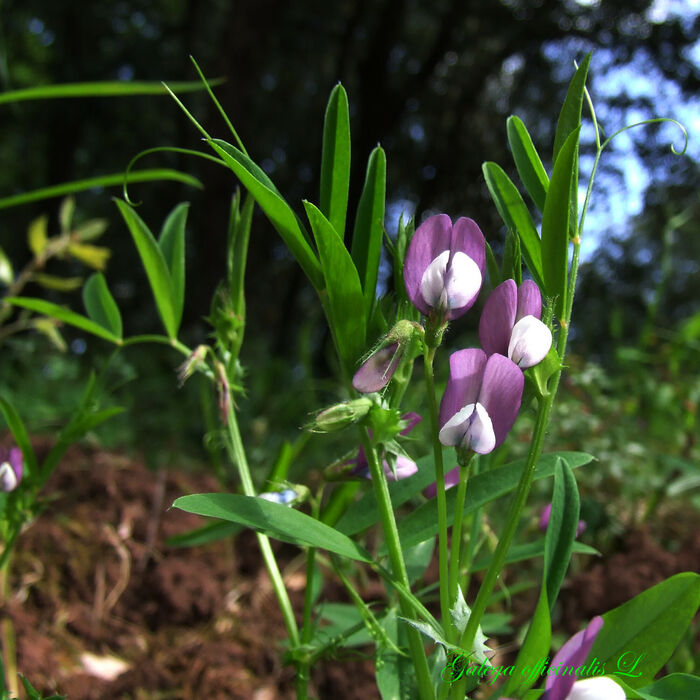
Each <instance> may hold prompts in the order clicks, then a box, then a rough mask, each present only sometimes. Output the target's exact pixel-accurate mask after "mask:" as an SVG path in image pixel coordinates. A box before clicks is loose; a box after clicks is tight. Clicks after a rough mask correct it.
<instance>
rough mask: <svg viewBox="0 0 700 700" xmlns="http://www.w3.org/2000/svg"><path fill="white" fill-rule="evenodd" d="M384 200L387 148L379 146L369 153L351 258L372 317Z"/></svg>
mask: <svg viewBox="0 0 700 700" xmlns="http://www.w3.org/2000/svg"><path fill="white" fill-rule="evenodd" d="M385 201H386V156H385V155H384V150H383V149H382V148H380V147H379V146H377V147H376V148H375V149H374V150H373V151H372V153H370V155H369V161H368V163H367V174H366V175H365V184H364V187H363V188H362V195H361V196H360V203H359V204H358V205H357V215H356V216H355V228H354V229H353V232H352V259H353V260H354V261H355V265H356V267H357V272H358V274H359V275H360V280H361V281H362V290H363V292H364V297H365V315H366V318H367V319H369V318H370V317H371V314H372V307H373V306H374V303H375V299H376V293H377V276H378V274H379V258H380V255H381V252H382V236H383V233H384V206H385Z"/></svg>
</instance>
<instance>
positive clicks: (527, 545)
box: [469, 537, 601, 571]
mask: <svg viewBox="0 0 700 700" xmlns="http://www.w3.org/2000/svg"><path fill="white" fill-rule="evenodd" d="M544 543H545V539H544V537H540V538H539V539H537V540H534V541H532V542H524V543H523V544H516V545H512V546H511V547H510V548H509V549H508V555H507V556H506V564H515V563H517V562H520V561H526V560H528V559H537V558H539V557H544ZM571 553H572V554H587V555H589V556H601V554H600V552H599V551H598V550H597V549H595V548H594V547H590V546H588V545H587V544H583V543H581V542H574V544H573V546H572V548H571ZM490 563H491V554H486V555H484V556H480V557H479V558H478V559H477V560H476V561H475V562H474V564H473V565H472V566H471V567H470V568H469V570H470V571H485V570H486V569H487V568H488V566H489V564H490Z"/></svg>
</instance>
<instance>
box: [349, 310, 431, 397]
mask: <svg viewBox="0 0 700 700" xmlns="http://www.w3.org/2000/svg"><path fill="white" fill-rule="evenodd" d="M422 332H423V329H422V328H421V327H420V325H419V324H417V323H414V322H413V321H406V320H401V321H398V322H397V323H396V324H395V325H394V327H393V328H392V329H391V330H390V331H389V332H388V333H387V334H386V335H385V336H384V338H382V340H381V341H380V342H379V344H378V345H377V347H376V348H375V349H374V350H373V351H372V353H371V354H370V356H369V357H368V358H367V359H366V360H365V361H364V363H363V364H362V366H361V367H360V369H358V370H357V372H355V376H354V377H353V378H352V385H353V387H354V388H355V389H356V391H359V392H360V393H361V394H372V393H374V392H375V391H381V390H382V389H383V388H384V387H385V386H386V385H387V384H388V383H389V382H390V381H391V378H392V377H393V376H394V372H396V368H397V367H398V366H399V363H400V362H401V360H402V358H403V356H404V354H405V352H406V349H407V348H408V347H409V346H410V344H411V342H412V341H413V338H415V337H416V336H417V335H422Z"/></svg>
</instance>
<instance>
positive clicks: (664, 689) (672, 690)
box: [637, 673, 700, 700]
mask: <svg viewBox="0 0 700 700" xmlns="http://www.w3.org/2000/svg"><path fill="white" fill-rule="evenodd" d="M637 693H638V694H639V695H640V696H641V697H643V698H645V700H697V699H698V698H700V678H698V677H697V676H691V675H690V674H688V673H672V674H671V675H669V676H665V677H664V678H659V680H658V681H656V682H654V683H652V684H651V685H647V686H644V688H639V689H638V690H637Z"/></svg>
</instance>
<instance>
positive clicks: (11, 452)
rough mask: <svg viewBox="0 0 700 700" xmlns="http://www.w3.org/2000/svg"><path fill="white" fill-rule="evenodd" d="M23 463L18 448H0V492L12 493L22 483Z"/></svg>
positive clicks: (20, 451)
mask: <svg viewBox="0 0 700 700" xmlns="http://www.w3.org/2000/svg"><path fill="white" fill-rule="evenodd" d="M23 473H24V463H23V462H22V450H20V449H19V447H11V448H10V449H7V448H6V447H0V491H3V492H5V493H6V492H8V491H14V490H15V489H16V488H17V486H18V485H19V482H20V481H22V474H23Z"/></svg>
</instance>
